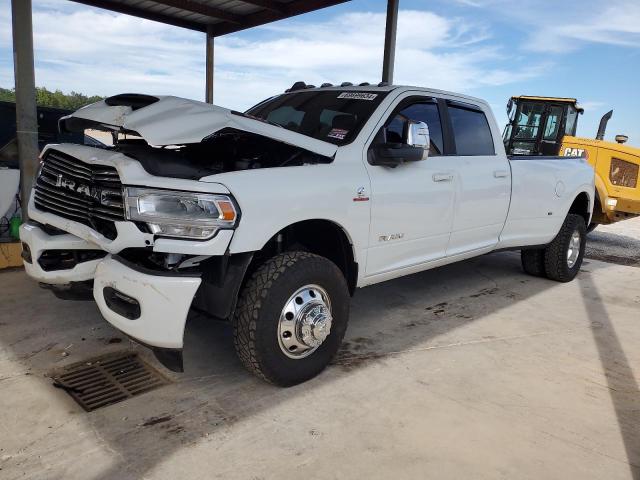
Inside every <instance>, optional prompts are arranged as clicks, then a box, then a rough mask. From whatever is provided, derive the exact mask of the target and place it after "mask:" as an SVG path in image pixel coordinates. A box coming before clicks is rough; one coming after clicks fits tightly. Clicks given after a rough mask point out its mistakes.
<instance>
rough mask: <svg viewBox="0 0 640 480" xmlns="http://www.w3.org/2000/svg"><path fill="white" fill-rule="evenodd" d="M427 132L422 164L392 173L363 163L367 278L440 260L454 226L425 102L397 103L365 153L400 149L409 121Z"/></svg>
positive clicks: (448, 185)
mask: <svg viewBox="0 0 640 480" xmlns="http://www.w3.org/2000/svg"><path fill="white" fill-rule="evenodd" d="M410 120H413V121H422V122H425V123H426V124H427V125H428V127H429V133H430V138H431V145H430V149H429V156H428V158H427V159H426V160H421V161H416V162H408V163H405V164H402V165H399V166H397V167H395V168H391V167H384V166H376V165H371V164H369V163H368V162H365V165H366V168H367V170H368V172H369V176H370V179H371V227H370V234H369V235H370V238H369V251H368V255H367V268H366V275H367V276H372V275H380V274H385V273H390V272H393V271H400V270H402V269H403V268H410V267H415V266H418V265H421V264H424V263H427V262H429V261H432V260H437V259H439V258H443V257H444V256H445V253H446V249H447V244H448V242H449V234H450V232H451V225H452V221H453V205H454V188H455V183H456V182H455V175H454V172H453V170H452V168H451V165H450V163H449V157H446V156H443V153H444V146H443V135H442V122H441V119H440V112H439V109H438V104H437V102H436V101H435V100H434V99H432V98H430V97H423V96H409V97H405V98H401V99H399V103H398V104H397V106H396V107H395V108H394V110H393V112H392V113H391V114H390V115H389V116H388V117H387V119H386V121H385V122H384V124H383V125H382V126H381V127H380V129H379V130H378V132H377V134H376V136H375V138H374V139H373V140H372V142H371V143H370V144H369V145H368V146H367V147H366V148H365V154H367V153H368V149H369V148H370V147H371V145H374V144H376V143H400V142H402V141H403V138H404V136H403V132H404V131H405V129H406V128H407V124H408V121H410Z"/></svg>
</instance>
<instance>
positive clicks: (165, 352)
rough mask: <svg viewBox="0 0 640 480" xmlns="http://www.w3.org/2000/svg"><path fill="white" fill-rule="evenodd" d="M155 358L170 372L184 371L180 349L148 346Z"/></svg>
mask: <svg viewBox="0 0 640 480" xmlns="http://www.w3.org/2000/svg"><path fill="white" fill-rule="evenodd" d="M150 348H151V351H152V352H153V354H154V355H155V357H156V359H158V361H159V362H160V363H161V364H162V365H163V366H164V367H165V368H168V369H169V370H171V371H172V372H177V373H182V372H184V362H183V359H182V350H181V349H178V348H160V347H150Z"/></svg>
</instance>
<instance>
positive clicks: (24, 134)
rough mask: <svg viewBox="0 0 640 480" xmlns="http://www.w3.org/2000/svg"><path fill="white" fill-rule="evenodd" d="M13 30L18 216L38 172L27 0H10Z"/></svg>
mask: <svg viewBox="0 0 640 480" xmlns="http://www.w3.org/2000/svg"><path fill="white" fill-rule="evenodd" d="M11 14H12V24H13V25H12V30H13V69H14V76H15V86H16V126H17V128H16V133H17V135H16V139H17V142H18V156H19V160H20V198H21V200H22V217H23V219H25V220H26V218H27V203H28V200H29V194H30V193H31V187H32V186H33V180H34V178H35V175H36V171H37V169H38V153H39V151H38V117H37V111H36V84H35V73H34V67H33V28H32V23H31V0H11Z"/></svg>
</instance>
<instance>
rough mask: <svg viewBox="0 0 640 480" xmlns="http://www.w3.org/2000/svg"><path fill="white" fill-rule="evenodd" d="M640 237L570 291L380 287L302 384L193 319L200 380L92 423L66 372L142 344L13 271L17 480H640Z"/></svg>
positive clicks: (493, 284) (493, 262) (9, 365)
mask: <svg viewBox="0 0 640 480" xmlns="http://www.w3.org/2000/svg"><path fill="white" fill-rule="evenodd" d="M639 227H640V221H629V222H626V223H623V224H619V225H615V226H613V227H602V228H601V229H598V230H597V231H596V232H595V233H594V236H593V237H592V240H591V244H592V245H591V246H590V250H589V252H590V253H589V255H590V256H592V257H596V258H603V259H605V260H608V261H607V262H603V261H600V260H595V259H588V260H587V261H585V264H584V266H583V268H582V272H581V273H580V275H579V276H578V278H577V280H576V281H574V282H572V283H569V284H558V283H554V282H551V281H548V280H544V279H539V278H533V277H529V276H526V275H524V274H523V273H522V272H521V270H520V259H519V255H518V254H517V253H498V254H492V255H487V256H484V257H481V258H478V259H476V260H472V261H468V262H463V263H460V264H456V265H451V266H448V267H445V268H440V269H436V270H433V271H430V272H424V273H421V274H417V275H413V276H410V277H406V278H402V279H399V280H395V281H391V282H388V283H385V284H382V285H377V286H372V287H369V288H366V289H363V290H361V291H359V292H358V293H357V295H356V297H355V298H354V301H353V307H352V317H351V324H350V327H349V332H348V334H347V336H348V337H347V339H346V343H345V345H344V348H343V350H342V351H341V353H340V355H339V358H338V359H337V360H336V361H335V363H334V364H333V365H332V366H331V367H330V368H329V369H328V370H327V371H326V372H325V373H323V374H322V375H321V376H319V377H318V378H316V379H314V380H312V381H310V382H308V383H306V384H303V385H300V386H297V387H294V388H290V389H279V388H275V387H272V386H269V385H266V384H264V383H263V382H261V381H260V380H257V379H255V378H253V377H252V376H250V375H249V374H248V373H246V372H245V371H244V370H243V369H242V367H241V366H240V364H239V362H238V360H236V357H235V355H234V352H233V347H232V345H231V333H230V330H229V328H228V327H227V326H225V325H219V324H212V323H210V322H207V321H205V320H203V319H194V320H193V321H191V322H190V325H189V328H188V331H187V340H186V343H187V346H186V347H187V350H186V351H187V357H186V370H187V371H186V373H185V374H182V375H175V376H172V378H173V380H174V382H173V383H171V384H170V385H168V386H165V387H163V388H161V389H158V390H156V391H153V392H150V393H147V394H144V395H142V396H139V397H137V398H133V399H130V400H128V401H126V402H123V403H120V404H116V405H112V406H110V407H107V408H104V409H101V410H97V411H95V412H92V413H85V412H84V411H83V410H81V409H80V407H79V406H77V405H76V404H75V403H74V402H73V401H72V400H71V398H70V397H69V396H68V395H67V394H66V393H65V392H64V391H62V390H58V389H55V388H53V386H52V385H51V380H50V379H49V378H48V377H47V376H46V374H47V372H50V371H51V370H53V369H55V368H57V367H60V366H62V365H65V364H68V363H73V362H76V361H79V360H84V359H87V358H90V357H92V356H95V355H98V354H103V353H106V352H112V351H119V350H127V349H139V348H138V347H136V346H134V345H133V344H131V343H129V342H128V341H127V340H125V339H123V338H122V337H121V335H119V334H118V332H117V331H115V330H114V329H112V328H111V327H109V325H108V324H107V323H106V322H104V321H103V320H102V319H101V317H100V315H99V313H98V311H97V309H96V307H95V306H94V305H93V303H91V302H81V303H73V302H64V301H61V300H57V299H55V298H54V297H53V296H52V295H51V294H50V293H49V292H46V291H44V290H41V289H39V288H38V287H37V286H36V285H35V284H34V283H33V282H31V281H29V280H28V279H27V278H26V277H25V275H24V273H23V272H22V271H19V270H14V271H9V272H5V273H1V274H0V478H1V479H2V480H9V479H17V478H33V479H65V480H73V479H82V480H88V479H92V480H107V479H118V480H121V479H139V478H148V479H189V480H195V479H213V478H223V479H235V478H237V479H271V478H277V479H287V478H299V477H304V478H310V479H313V478H322V479H328V478H335V479H344V478H350V479H355V478H369V479H388V478H411V479H413V478H435V479H445V478H456V479H458V478H473V479H495V478H504V479H514V478H517V479H574V478H576V479H577V478H579V479H581V480H582V479H605V478H606V479H607V480H613V479H636V480H638V479H640V390H639V387H638V382H639V375H640V367H639V365H640V323H639V321H640V315H639V314H640V268H636V267H634V266H629V265H619V264H616V263H611V261H612V260H615V261H617V262H618V263H625V264H631V263H634V262H630V261H627V258H628V257H634V258H635V260H636V262H635V264H636V266H637V265H638V263H637V260H638V258H639V252H640V234H637V233H640V228H639ZM630 232H636V234H637V235H635V237H634V236H633V235H632V233H630ZM624 236H627V237H629V238H626V239H625V238H623V237H624ZM609 245H613V250H612V251H610V252H609V253H608V254H607V253H606V252H605V253H603V249H605V248H609ZM617 257H621V258H623V259H624V260H623V261H620V260H619V258H617ZM139 350H140V352H141V353H142V354H143V355H146V356H147V357H146V358H149V359H150V361H152V362H154V364H155V365H157V363H155V361H154V360H153V359H151V358H150V357H148V355H147V352H146V350H144V349H142V348H140V349H139ZM65 354H66V356H65Z"/></svg>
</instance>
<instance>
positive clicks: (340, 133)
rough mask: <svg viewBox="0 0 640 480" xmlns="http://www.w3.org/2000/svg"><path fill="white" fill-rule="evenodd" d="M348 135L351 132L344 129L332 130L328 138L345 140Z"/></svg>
mask: <svg viewBox="0 0 640 480" xmlns="http://www.w3.org/2000/svg"><path fill="white" fill-rule="evenodd" d="M347 133H349V130H344V129H342V128H332V129H331V131H330V132H329V133H328V134H327V137H329V138H337V139H338V140H344V137H346V136H347Z"/></svg>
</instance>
